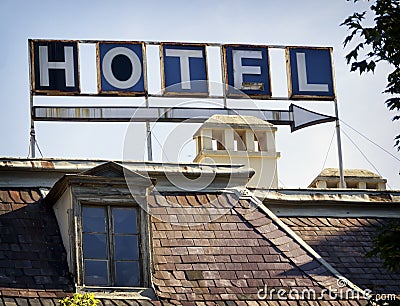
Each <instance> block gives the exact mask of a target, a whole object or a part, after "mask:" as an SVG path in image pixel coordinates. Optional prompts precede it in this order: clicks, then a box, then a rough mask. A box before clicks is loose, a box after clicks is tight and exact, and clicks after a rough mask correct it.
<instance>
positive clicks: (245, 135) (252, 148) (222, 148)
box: [193, 115, 280, 189]
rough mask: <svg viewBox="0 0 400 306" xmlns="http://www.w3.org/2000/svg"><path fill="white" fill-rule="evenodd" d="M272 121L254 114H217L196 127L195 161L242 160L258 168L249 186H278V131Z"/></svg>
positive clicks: (230, 161) (227, 162)
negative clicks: (276, 135)
mask: <svg viewBox="0 0 400 306" xmlns="http://www.w3.org/2000/svg"><path fill="white" fill-rule="evenodd" d="M276 130H277V128H276V127H275V126H273V125H272V124H270V123H268V122H266V121H263V120H261V119H258V118H256V117H252V116H234V115H214V116H212V117H210V119H208V120H207V121H205V122H204V124H203V125H202V126H201V127H200V128H199V129H198V130H197V132H196V133H195V134H194V136H193V138H194V139H195V140H196V153H197V154H196V157H195V159H194V162H196V163H215V164H242V165H246V166H248V167H250V168H253V169H254V170H255V175H254V176H253V177H252V178H251V179H250V181H249V182H248V184H247V187H250V188H266V189H270V188H277V187H278V174H277V161H278V158H279V157H280V153H279V152H276V145H275V133H276Z"/></svg>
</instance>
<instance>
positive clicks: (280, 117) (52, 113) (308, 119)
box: [32, 104, 336, 132]
mask: <svg viewBox="0 0 400 306" xmlns="http://www.w3.org/2000/svg"><path fill="white" fill-rule="evenodd" d="M212 115H240V116H255V117H258V118H260V119H262V120H265V121H268V122H270V123H272V124H275V125H290V127H291V131H292V132H294V131H297V130H299V129H301V128H304V127H307V126H311V125H315V124H319V123H324V122H331V121H335V120H336V117H332V116H327V115H324V114H320V113H316V112H313V111H310V110H307V109H305V108H302V107H300V106H297V105H294V104H291V105H290V106H289V110H265V109H242V108H236V109H227V108H187V107H186V108H185V107H124V106H119V107H47V106H34V107H33V112H32V116H33V118H32V119H33V120H34V121H80V122H145V121H150V122H191V123H202V122H204V121H206V120H207V119H209V118H210V117H211V116H212Z"/></svg>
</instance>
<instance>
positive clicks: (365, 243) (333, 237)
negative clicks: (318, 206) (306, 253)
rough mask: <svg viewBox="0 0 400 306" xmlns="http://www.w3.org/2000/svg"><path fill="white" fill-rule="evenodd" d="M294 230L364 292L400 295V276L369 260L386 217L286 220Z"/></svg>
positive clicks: (374, 260) (379, 261)
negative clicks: (369, 252)
mask: <svg viewBox="0 0 400 306" xmlns="http://www.w3.org/2000/svg"><path fill="white" fill-rule="evenodd" d="M281 220H282V221H283V222H285V224H287V225H288V226H289V227H290V228H291V229H292V230H293V231H295V232H296V233H297V234H298V235H299V236H300V237H301V238H302V239H303V240H304V241H305V242H307V243H308V244H309V245H310V246H312V247H313V249H314V250H316V251H317V252H318V253H319V254H320V255H321V256H322V257H323V258H325V259H326V260H327V261H328V262H329V263H330V264H331V265H332V266H333V267H335V268H336V269H337V270H338V271H339V272H340V273H341V274H343V275H344V276H345V277H347V278H348V279H350V280H351V281H352V282H354V283H355V284H357V285H358V286H360V287H361V288H363V289H370V290H373V291H374V292H394V293H397V294H399V293H400V273H399V272H398V273H391V272H389V271H388V270H387V269H385V268H383V265H382V261H381V260H379V258H377V257H371V258H367V257H366V256H365V254H366V253H367V252H368V251H370V250H371V248H372V238H373V237H374V236H375V235H376V232H377V228H378V227H379V226H381V225H384V224H386V223H387V222H389V221H390V220H391V219H387V218H386V219H385V218H361V217H357V218H310V217H296V218H283V217H281Z"/></svg>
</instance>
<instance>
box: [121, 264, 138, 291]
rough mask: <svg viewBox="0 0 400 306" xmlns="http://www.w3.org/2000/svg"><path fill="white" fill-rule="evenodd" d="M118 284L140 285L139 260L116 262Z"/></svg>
mask: <svg viewBox="0 0 400 306" xmlns="http://www.w3.org/2000/svg"><path fill="white" fill-rule="evenodd" d="M115 274H116V286H140V270H139V263H138V262H130V261H124V262H116V263H115Z"/></svg>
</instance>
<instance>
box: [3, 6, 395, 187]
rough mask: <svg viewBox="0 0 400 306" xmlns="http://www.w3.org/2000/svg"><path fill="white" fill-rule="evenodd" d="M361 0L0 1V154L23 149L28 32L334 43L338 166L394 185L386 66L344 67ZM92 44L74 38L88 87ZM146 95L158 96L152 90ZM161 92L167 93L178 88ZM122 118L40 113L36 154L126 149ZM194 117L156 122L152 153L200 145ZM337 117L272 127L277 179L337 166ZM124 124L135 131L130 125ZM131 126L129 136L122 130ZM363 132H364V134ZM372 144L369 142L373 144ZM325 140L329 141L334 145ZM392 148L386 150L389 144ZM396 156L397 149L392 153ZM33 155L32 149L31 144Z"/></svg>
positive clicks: (318, 106)
mask: <svg viewBox="0 0 400 306" xmlns="http://www.w3.org/2000/svg"><path fill="white" fill-rule="evenodd" d="M370 5H371V3H370V2H368V1H359V2H357V3H356V4H354V3H352V2H351V1H345V0H335V1H332V0H302V1H295V0H290V1H272V0H268V1H265V0H264V1H261V0H260V1H258V0H255V1H244V0H243V1H240V0H229V1H228V0H226V1H225V0H221V1H211V0H204V1H174V0H171V1H151V0H148V1H140V2H139V1H133V0H131V1H128V0H126V1H103V0H96V1H91V0H86V1H82V0H80V1H75V0H70V1H57V0H52V1H48V0H41V1H22V0H2V1H0V38H1V48H0V114H1V120H0V138H1V139H2V141H1V146H0V156H3V157H23V158H25V157H27V156H28V155H29V128H30V109H29V108H30V106H29V105H30V104H29V101H30V79H29V57H28V39H68V40H112V41H114V40H116V41H161V42H162V41H166V42H197V43H205V42H206V43H222V44H224V43H234V44H250V45H258V44H259V45H284V46H323V47H333V50H334V51H333V54H334V71H335V79H336V93H337V101H338V106H339V117H340V119H341V121H342V122H341V131H342V148H343V160H344V167H345V168H357V169H368V170H370V171H373V172H376V173H379V174H380V175H382V176H383V177H384V178H386V179H387V180H388V186H389V188H391V189H400V179H399V170H400V161H399V159H400V154H399V153H398V152H397V151H396V149H395V148H394V147H393V144H394V140H393V138H394V137H395V136H396V135H397V134H398V133H400V129H399V124H398V123H393V122H392V120H391V118H392V117H393V115H394V114H393V113H390V112H389V111H388V110H387V108H386V107H385V105H384V101H385V100H386V99H387V96H385V95H384V94H382V91H383V90H384V89H385V86H386V76H387V74H388V72H390V69H391V68H390V67H388V66H386V65H385V64H380V65H378V67H377V69H376V71H375V73H374V74H366V75H362V76H360V75H359V74H358V73H354V72H350V71H349V67H348V65H347V64H346V62H345V59H344V57H345V54H346V52H348V51H349V50H344V49H343V45H342V42H343V40H344V38H345V36H346V35H347V30H346V28H344V27H340V26H339V25H340V23H341V22H342V21H343V20H344V19H345V18H346V17H347V16H348V15H349V14H351V13H352V12H354V11H355V10H359V11H362V10H365V9H367V8H368V7H369V6H370ZM207 53H208V58H209V78H210V81H212V82H216V83H218V82H221V69H220V66H219V64H218V63H219V60H220V59H219V49H218V48H216V47H214V48H208V49H207ZM94 55H95V49H94V45H90V44H85V45H82V46H80V68H81V84H82V91H84V92H95V90H96V67H95V56H94ZM147 56H148V61H149V63H148V64H149V67H148V78H149V91H150V92H152V93H158V92H159V91H160V71H159V59H158V50H157V46H151V47H149V48H148V50H147ZM270 62H271V80H272V91H273V95H274V96H279V97H287V85H286V72H285V62H284V54H283V51H282V50H272V51H271V52H270ZM138 103H139V104H140V103H143V101H141V100H140V99H138V98H131V99H123V98H113V99H110V98H108V99H107V98H97V97H95V98H87V97H86V98H76V97H75V98H65V97H46V98H43V97H35V99H34V105H52V106H66V105H80V106H88V105H93V106H110V105H134V104H135V105H137V104H138ZM150 103H154V105H155V104H156V103H166V102H159V101H150ZM168 103H170V104H173V103H174V100H172V101H171V100H169V101H168ZM257 103H258V105H261V106H262V107H263V108H270V109H287V108H288V106H289V104H290V102H289V101H274V100H265V101H260V102H257ZM296 104H297V105H299V106H301V107H305V108H307V109H310V110H313V111H316V112H320V113H324V114H327V115H334V105H333V102H332V101H324V102H321V101H314V102H310V101H296ZM128 127H129V124H127V123H63V122H36V123H35V128H36V137H37V141H38V145H39V147H40V150H41V152H42V154H43V157H46V158H47V157H54V158H98V159H114V160H121V159H123V158H124V153H123V151H124V143H125V140H126V139H125V135H126V131H127V128H128ZM131 127H132V126H131ZM199 127H200V125H199V124H185V125H184V126H182V125H179V124H166V123H163V124H161V123H159V124H155V125H153V126H152V132H153V157H154V160H156V161H181V162H182V161H187V162H190V161H192V160H193V158H194V157H195V155H196V152H195V145H194V142H193V140H192V136H193V134H194V133H195V132H196V130H197V129H198V128H199ZM134 130H135V133H134V136H133V138H134V139H130V140H129V141H133V142H134V143H135V144H137V152H136V153H135V154H133V156H132V157H131V158H134V159H137V160H146V159H147V153H146V149H145V148H146V143H145V125H144V124H141V123H138V124H135V125H134ZM334 132H335V124H334V123H333V122H332V123H324V124H320V125H315V126H312V127H308V128H305V129H302V130H299V131H296V132H294V133H291V132H290V128H289V127H288V126H279V127H278V132H277V135H276V142H277V150H278V151H279V152H281V158H280V160H279V161H278V178H279V185H280V187H284V188H304V187H307V186H308V184H309V183H310V182H311V181H312V180H313V179H314V178H315V177H316V176H317V175H318V174H319V173H320V172H321V170H322V169H323V168H324V167H325V168H327V167H338V154H337V144H336V136H335V135H334ZM130 135H131V134H130ZM130 137H132V136H130ZM368 139H369V140H368ZM374 143H375V144H377V145H378V146H379V147H381V148H379V147H378V146H377V145H375V144H374ZM330 144H331V145H330ZM388 152H389V153H390V154H389V153H388ZM392 155H393V156H394V157H393V156H392ZM37 156H40V153H39V152H37Z"/></svg>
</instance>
